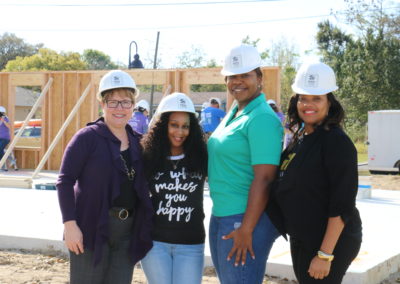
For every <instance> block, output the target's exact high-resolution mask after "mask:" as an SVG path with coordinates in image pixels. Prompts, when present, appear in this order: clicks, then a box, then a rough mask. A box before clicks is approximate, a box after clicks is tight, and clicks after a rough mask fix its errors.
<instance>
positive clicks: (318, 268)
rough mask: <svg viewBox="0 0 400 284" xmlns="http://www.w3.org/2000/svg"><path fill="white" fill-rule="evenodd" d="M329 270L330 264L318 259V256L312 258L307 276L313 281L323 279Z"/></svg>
mask: <svg viewBox="0 0 400 284" xmlns="http://www.w3.org/2000/svg"><path fill="white" fill-rule="evenodd" d="M330 270H331V262H330V261H327V260H324V259H320V258H319V257H318V256H314V258H313V259H312V260H311V263H310V267H309V268H308V274H310V277H312V278H315V279H324V278H325V277H326V276H328V274H329V271H330Z"/></svg>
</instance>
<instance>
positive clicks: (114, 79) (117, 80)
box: [111, 76, 122, 86]
mask: <svg viewBox="0 0 400 284" xmlns="http://www.w3.org/2000/svg"><path fill="white" fill-rule="evenodd" d="M111 84H112V85H114V86H119V85H121V84H122V78H121V77H119V76H112V79H111Z"/></svg>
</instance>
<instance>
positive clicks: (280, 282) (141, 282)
mask: <svg viewBox="0 0 400 284" xmlns="http://www.w3.org/2000/svg"><path fill="white" fill-rule="evenodd" d="M371 184H372V188H375V189H376V188H379V189H391V190H400V176H398V175H397V176H390V175H374V176H372V178H371ZM68 273H69V262H68V259H66V258H65V257H62V256H59V255H55V254H54V255H48V254H40V253H37V252H31V251H24V250H13V251H8V250H0V284H22V283H23V284H65V283H69V282H68ZM133 283H134V284H145V283H146V280H145V277H144V274H143V271H142V270H141V269H140V267H137V268H135V272H134V276H133V281H132V284H133ZM202 283H208V284H217V283H219V282H218V279H217V277H216V275H215V271H214V270H213V269H212V268H206V269H205V271H204V276H203V282H202ZM263 283H264V284H266V283H268V284H295V283H297V282H295V281H288V280H287V279H279V278H274V277H268V276H266V277H265V280H264V282H263ZM398 283H400V268H399V271H398V272H397V273H394V274H392V275H390V276H389V277H388V278H387V279H385V280H384V281H382V282H381V283H379V284H398Z"/></svg>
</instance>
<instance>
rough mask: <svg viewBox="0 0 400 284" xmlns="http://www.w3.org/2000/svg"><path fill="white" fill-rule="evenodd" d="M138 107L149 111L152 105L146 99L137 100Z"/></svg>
mask: <svg viewBox="0 0 400 284" xmlns="http://www.w3.org/2000/svg"><path fill="white" fill-rule="evenodd" d="M136 107H137V108H139V107H141V108H144V109H145V110H147V111H149V110H150V105H149V103H148V102H147V101H146V100H140V101H138V102H137V104H136Z"/></svg>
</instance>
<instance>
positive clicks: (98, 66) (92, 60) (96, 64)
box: [82, 49, 119, 70]
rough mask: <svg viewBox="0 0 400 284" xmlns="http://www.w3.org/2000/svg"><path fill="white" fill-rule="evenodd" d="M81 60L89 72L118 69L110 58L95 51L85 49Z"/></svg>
mask: <svg viewBox="0 0 400 284" xmlns="http://www.w3.org/2000/svg"><path fill="white" fill-rule="evenodd" d="M82 60H83V62H85V63H86V66H87V69H89V70H111V69H117V68H118V67H119V66H118V65H117V64H115V63H114V62H112V61H111V58H110V56H108V55H106V54H105V53H103V52H101V51H99V50H95V49H85V50H84V51H83V55H82Z"/></svg>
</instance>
